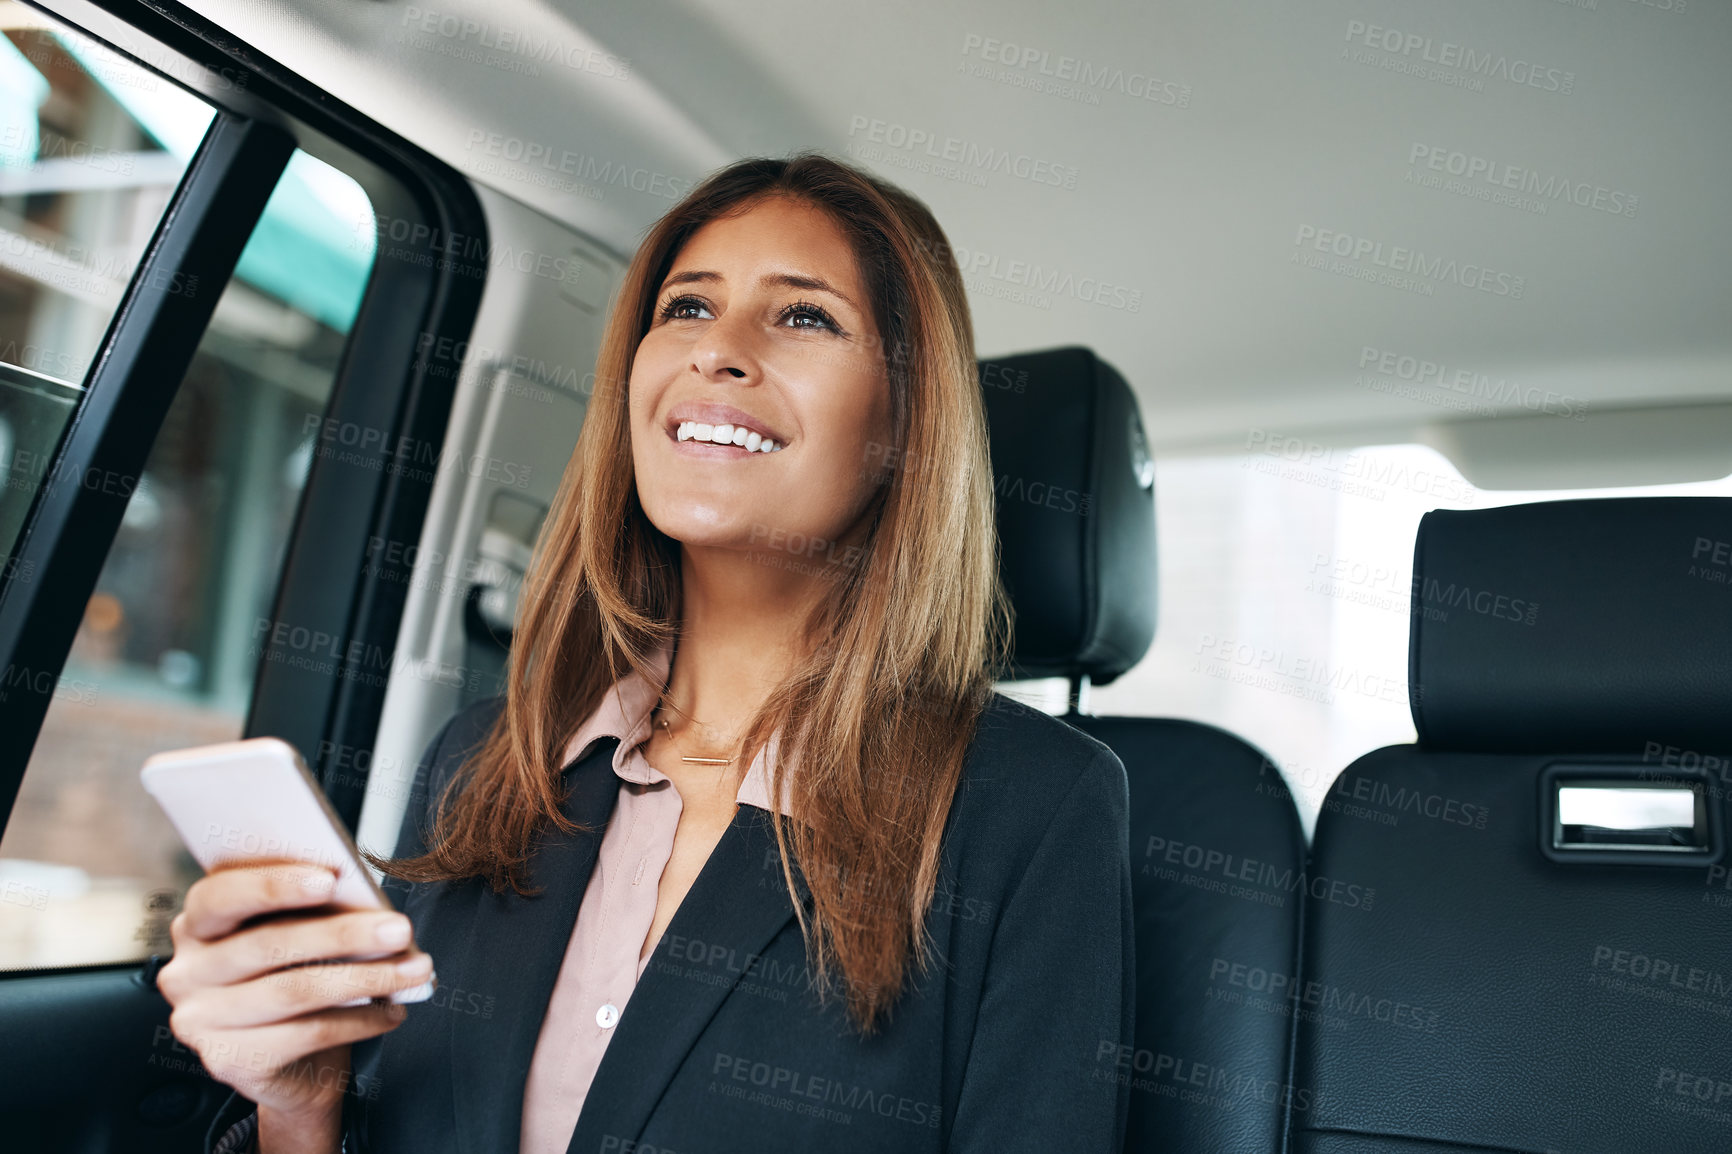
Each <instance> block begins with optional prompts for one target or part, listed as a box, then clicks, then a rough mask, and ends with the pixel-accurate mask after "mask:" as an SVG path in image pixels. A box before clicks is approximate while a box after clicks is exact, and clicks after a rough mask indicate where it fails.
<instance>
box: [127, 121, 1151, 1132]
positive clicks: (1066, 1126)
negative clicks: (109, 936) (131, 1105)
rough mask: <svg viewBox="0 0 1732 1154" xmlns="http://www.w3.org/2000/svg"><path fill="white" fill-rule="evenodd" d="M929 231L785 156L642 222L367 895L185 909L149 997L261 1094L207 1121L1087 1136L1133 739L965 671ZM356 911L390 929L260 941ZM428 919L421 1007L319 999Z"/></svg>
mask: <svg viewBox="0 0 1732 1154" xmlns="http://www.w3.org/2000/svg"><path fill="white" fill-rule="evenodd" d="M950 252H951V249H950V246H949V245H948V243H946V241H945V237H944V234H943V233H942V231H941V230H940V229H939V227H938V224H937V222H936V221H935V220H933V218H932V216H931V214H930V213H929V212H928V211H927V209H926V208H925V206H924V205H922V204H921V203H920V202H919V201H917V200H915V199H914V198H913V197H911V196H909V195H908V194H906V193H904V192H902V191H900V190H898V189H896V188H894V187H892V186H890V185H888V184H886V183H884V182H882V181H879V180H877V179H875V178H873V177H870V176H868V175H866V174H865V173H862V172H860V171H858V170H856V169H854V168H852V167H850V166H848V165H845V164H842V163H840V162H837V161H835V160H831V159H828V158H825V157H822V156H817V155H810V154H808V155H801V156H796V157H794V158H792V159H789V160H748V161H743V162H740V163H738V164H735V165H732V166H730V167H728V168H726V169H724V170H722V171H721V172H718V173H717V174H715V175H714V176H712V177H711V178H709V179H708V180H707V181H705V182H704V183H703V184H702V185H700V186H699V187H697V188H695V189H694V190H693V191H692V192H691V194H690V195H689V196H687V197H686V199H685V200H684V201H682V202H681V203H680V204H679V205H678V206H676V207H675V208H674V209H673V210H672V211H671V212H669V213H668V215H667V216H666V217H664V218H663V219H662V220H661V221H660V222H658V223H657V224H656V225H655V227H654V228H653V229H652V230H651V231H650V234H649V236H648V238H647V240H646V241H645V243H644V244H643V246H642V247H641V248H640V249H639V250H638V253H637V255H636V257H635V258H634V259H633V261H632V264H631V267H630V269H629V270H628V271H627V273H626V275H625V280H624V283H623V285H622V287H621V289H620V294H619V297H618V300H617V302H616V304H615V306H614V310H613V313H612V316H611V318H610V320H609V323H608V328H607V332H606V336H605V338H604V342H603V347H602V351H601V355H600V361H599V364H598V371H597V379H598V380H599V381H601V382H620V383H623V385H624V387H623V388H619V387H606V386H605V385H604V387H600V388H598V390H597V391H596V393H595V395H594V396H593V398H592V399H591V401H590V405H589V411H588V414H587V416H586V418H585V423H584V426H583V430H582V433H581V435H580V437H579V439H578V444H577V449H576V452H575V453H574V455H573V457H572V459H571V463H570V464H569V465H568V467H567V469H566V471H565V475H564V477H563V479H562V481H561V485H560V489H559V492H558V494H557V496H556V498H555V502H554V506H553V508H552V510H551V511H550V513H549V516H548V519H547V523H546V526H545V528H544V529H543V530H542V533H541V538H540V540H539V542H538V544H537V548H536V552H535V558H534V561H533V563H532V565H531V568H530V572H529V575H528V577H527V578H526V582H525V587H524V595H523V608H522V609H521V611H520V620H519V622H518V626H517V631H516V641H515V643H514V648H513V652H512V656H511V663H510V670H509V678H508V683H507V684H508V692H507V693H506V694H505V695H504V696H502V697H497V698H494V699H492V700H490V701H486V702H481V703H478V704H476V705H474V706H472V707H470V708H469V709H467V710H465V711H463V712H461V713H459V714H458V715H457V716H456V717H454V718H453V719H452V720H451V721H449V722H448V723H447V724H446V726H445V728H444V729H443V730H441V732H440V733H439V735H438V736H437V737H435V738H434V740H433V742H432V743H431V745H430V746H429V748H428V750H427V753H426V756H425V757H424V759H423V761H422V765H421V771H420V774H419V775H418V777H417V787H416V794H415V796H414V797H413V798H412V799H411V802H410V808H409V812H408V813H407V814H406V816H405V819H404V826H403V833H402V837H401V840H400V842H399V844H398V847H397V852H398V855H399V856H398V857H397V858H396V859H395V860H394V861H392V862H390V863H385V868H386V869H387V872H388V873H390V874H391V875H392V878H391V880H390V882H389V883H388V888H389V889H390V891H391V892H392V895H393V900H394V901H395V902H396V903H397V906H398V908H399V909H400V910H401V911H402V913H401V914H395V913H385V914H380V913H334V912H331V910H330V909H329V907H321V905H320V903H321V901H322V900H323V897H324V895H325V894H326V893H328V892H329V886H328V881H327V884H325V885H324V889H323V890H321V889H320V888H319V884H320V879H321V878H322V871H317V870H314V869H312V868H310V867H288V866H278V867H274V868H250V869H231V870H223V871H218V872H216V873H214V874H212V875H211V876H209V877H207V878H205V879H202V880H201V881H199V882H198V883H197V884H196V885H194V886H193V887H192V889H191V890H190V891H189V893H188V895H187V901H186V907H185V910H184V911H183V912H182V913H181V914H180V915H179V916H178V917H177V918H176V919H175V922H174V926H173V932H174V940H175V945H176V951H175V956H174V959H173V961H171V962H170V963H169V964H168V965H167V966H166V967H165V968H164V969H163V971H162V973H161V975H160V978H159V986H160V988H161V989H162V991H163V993H164V995H165V996H166V997H167V998H168V999H169V1001H170V1002H172V1003H173V1004H174V1007H175V1008H174V1014H173V1017H172V1019H171V1024H172V1026H173V1029H174V1031H175V1033H176V1035H177V1036H178V1037H179V1038H181V1039H182V1040H183V1041H185V1042H186V1043H187V1044H188V1045H191V1046H194V1047H195V1048H196V1049H197V1050H198V1052H199V1053H200V1055H201V1057H202V1058H203V1059H204V1061H205V1064H206V1066H207V1068H208V1069H209V1070H210V1071H211V1073H212V1075H213V1076H214V1077H216V1078H218V1079H220V1080H222V1081H224V1082H226V1083H228V1084H230V1085H232V1086H234V1087H235V1088H236V1089H237V1090H238V1091H239V1092H240V1094H241V1095H244V1097H239V1096H237V1097H236V1098H235V1099H233V1100H231V1103H230V1107H228V1108H225V1112H224V1116H223V1117H222V1118H220V1119H219V1122H222V1123H226V1122H227V1121H228V1120H229V1119H230V1118H233V1117H236V1116H238V1115H240V1114H242V1113H246V1112H248V1111H250V1110H251V1109H252V1105H253V1104H255V1103H256V1105H257V1111H256V1114H252V1115H249V1116H248V1117H247V1118H246V1119H244V1120H243V1121H241V1122H240V1123H238V1124H237V1125H235V1126H233V1127H232V1128H230V1129H229V1130H228V1132H227V1133H226V1134H225V1135H224V1138H223V1141H224V1142H225V1143H229V1144H231V1145H236V1146H239V1145H240V1144H242V1143H243V1142H248V1141H255V1140H256V1141H257V1142H258V1143H259V1144H260V1148H261V1149H262V1150H264V1151H265V1152H266V1154H289V1152H291V1151H321V1152H330V1151H335V1150H337V1149H338V1148H339V1146H340V1145H344V1146H346V1148H347V1149H349V1150H362V1149H365V1150H369V1151H381V1152H384V1151H414V1152H415V1154H426V1152H430V1151H441V1150H464V1151H500V1152H502V1154H518V1152H521V1154H558V1152H562V1151H565V1150H567V1149H570V1150H574V1151H593V1152H607V1151H613V1152H618V1154H652V1152H655V1151H666V1152H678V1154H701V1152H710V1151H716V1152H720V1151H733V1150H741V1151H745V1150H752V1151H765V1150H788V1151H796V1150H797V1151H807V1150H822V1151H844V1152H845V1151H856V1150H858V1151H878V1150H920V1151H927V1150H930V1151H938V1150H949V1151H980V1152H986V1151H994V1152H998V1151H1007V1150H1027V1151H1031V1152H1035V1151H1038V1152H1039V1154H1053V1152H1055V1151H1076V1152H1078V1154H1083V1152H1087V1154H1109V1152H1116V1151H1117V1149H1118V1146H1119V1144H1120V1142H1121V1139H1122V1134H1123V1127H1124V1117H1125V1109H1126V1098H1125V1096H1124V1090H1123V1088H1122V1087H1121V1086H1120V1084H1119V1080H1118V1079H1117V1077H1116V1074H1117V1067H1116V1064H1115V1063H1116V1058H1117V1054H1118V1048H1119V1045H1120V1042H1121V1039H1126V1040H1128V1038H1129V1036H1130V1027H1131V1009H1132V1005H1131V974H1130V950H1131V944H1130V943H1131V923H1130V877H1129V866H1128V854H1127V848H1126V844H1125V838H1126V833H1125V820H1126V818H1125V805H1126V803H1125V781H1124V770H1123V767H1122V766H1121V765H1120V764H1119V762H1118V760H1117V758H1115V757H1114V756H1113V754H1112V753H1111V752H1110V751H1109V750H1108V749H1107V748H1106V747H1105V746H1103V745H1100V744H1099V743H1097V742H1095V741H1093V740H1092V739H1090V738H1087V737H1085V736H1083V735H1081V734H1079V733H1077V732H1075V731H1073V730H1071V729H1070V728H1069V727H1067V726H1064V725H1063V724H1061V723H1059V722H1058V721H1056V720H1054V719H1051V718H1048V717H1046V716H1044V715H1042V714H1039V713H1036V712H1034V711H1032V710H1027V709H1022V708H1019V707H1017V706H1015V705H1014V704H1013V703H1011V702H1010V701H1008V700H1007V699H1006V698H1004V697H1002V696H999V695H996V694H993V693H992V692H991V685H992V680H993V676H994V673H995V672H996V671H998V670H1000V669H1001V668H1002V664H1003V653H1002V638H1003V636H1004V633H1005V628H1004V625H1005V621H1004V618H1005V611H1004V605H1003V595H1002V592H1001V590H1000V587H999V584H998V580H997V574H996V569H995V555H996V546H995V540H994V535H993V508H992V487H991V469H990V463H989V461H988V457H987V446H986V433H985V423H984V416H983V410H982V403H981V399H980V395H979V387H978V383H977V380H976V376H975V367H974V351H973V336H972V329H971V323H970V320H969V314H968V308H967V302H966V298H965V296H964V292H963V286H962V281H961V276H960V273H959V271H958V269H957V267H956V265H955V263H954V262H953V261H952V260H951V259H950V257H949V255H948V254H949V253H950ZM772 799H775V800H772ZM303 879H305V880H308V881H309V882H310V883H311V884H309V885H302V884H301V882H302V881H303ZM295 911H299V912H298V913H296V912H295ZM285 913H287V914H289V915H290V916H287V917H280V916H279V917H277V918H273V919H270V920H268V921H266V922H264V923H262V924H260V923H256V922H254V921H251V920H250V919H254V918H257V917H258V916H259V915H261V914H279V915H282V914H285ZM404 915H407V916H406V917H405V916H404ZM411 933H412V934H413V937H414V939H415V941H416V943H417V944H416V945H410V944H409V940H410V935H411ZM393 934H394V935H395V936H392V935H393ZM368 949H371V950H372V951H373V952H374V953H377V952H379V951H380V950H381V949H394V950H399V952H398V953H396V954H394V955H392V956H391V957H389V958H386V959H384V960H381V961H376V962H348V963H344V962H329V963H326V964H323V965H311V966H302V967H300V968H295V969H286V970H285V969H283V968H282V967H283V966H284V965H285V963H287V962H291V961H292V962H302V963H304V962H306V961H309V960H318V959H331V958H342V957H346V956H353V955H357V954H360V953H363V952H365V951H367V950H368ZM429 955H431V958H433V959H437V962H438V977H437V981H438V985H439V992H438V994H437V995H436V996H435V998H434V999H433V1002H432V1003H431V1004H424V1005H420V1006H411V1007H408V1008H407V1009H406V1010H405V1007H401V1006H391V1005H388V1004H384V1003H382V1002H375V1003H373V1004H368V1005H362V1006H354V1005H345V1003H352V1002H354V1001H355V1000H356V999H357V997H360V996H367V997H372V998H383V997H385V996H387V995H389V994H390V993H392V992H393V991H396V990H399V989H406V988H408V987H412V986H415V985H417V984H419V983H422V982H424V981H426V980H427V979H428V977H429V975H430V974H431V971H432V967H431V962H430V959H429ZM615 1035H618V1036H617V1037H615ZM218 1129H219V1130H220V1129H221V1127H220V1126H219V1127H218ZM255 1129H256V1134H255Z"/></svg>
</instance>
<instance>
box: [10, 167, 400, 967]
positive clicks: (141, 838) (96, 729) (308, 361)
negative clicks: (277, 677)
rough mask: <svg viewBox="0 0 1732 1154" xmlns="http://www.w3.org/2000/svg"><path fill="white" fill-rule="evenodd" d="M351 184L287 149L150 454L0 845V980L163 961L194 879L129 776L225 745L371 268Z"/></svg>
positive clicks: (232, 735) (362, 198)
mask: <svg viewBox="0 0 1732 1154" xmlns="http://www.w3.org/2000/svg"><path fill="white" fill-rule="evenodd" d="M370 214H371V206H370V204H369V203H368V201H367V197H366V194H365V193H364V192H363V191H362V190H361V188H360V186H359V185H357V184H356V183H355V182H354V181H353V180H351V179H350V178H349V177H347V176H346V175H344V174H343V173H342V172H340V171H338V170H337V169H335V168H332V167H330V166H329V165H326V164H324V163H322V162H320V161H318V160H316V159H314V158H313V157H311V156H309V155H307V154H305V153H302V152H296V153H295V154H294V156H293V157H292V158H291V160H290V162H289V166H288V168H287V169H286V171H285V172H284V175H283V177H282V179H281V180H280V181H279V182H278V184H277V187H276V189H275V191H274V192H273V193H272V195H271V198H270V201H269V202H268V204H267V205H266V208H265V212H264V215H263V216H262V217H261V219H260V221H259V223H258V224H257V226H256V227H255V228H254V230H253V233H252V236H251V238H250V239H249V240H248V242H247V246H246V249H245V250H244V251H243V253H242V255H241V259H240V263H239V265H238V266H237V268H236V272H235V276H234V277H233V278H232V279H231V281H230V282H229V284H228V286H227V287H226V288H225V290H224V291H223V294H222V296H221V298H220V299H219V300H218V302H217V308H216V313H215V315H214V317H213V318H212V320H211V324H210V327H209V329H208V330H207V331H206V332H205V335H204V337H203V339H202V341H201V342H200V344H199V348H198V351H197V353H196V354H195V356H194V358H193V362H192V365H191V367H190V369H189V370H188V372H187V374H186V378H185V380H184V381H182V383H181V386H180V390H179V392H178V393H177V394H176V396H175V399H174V402H173V404H172V406H171V407H170V409H169V412H168V415H167V418H166V419H165V421H164V423H163V427H162V431H161V433H160V434H159V436H158V437H157V440H156V443H155V445H154V446H153V447H152V449H151V453H150V457H149V460H148V462H147V463H146V465H145V468H144V471H143V474H142V475H141V477H140V480H139V483H138V485H137V487H136V488H135V489H134V491H133V493H132V496H131V499H130V501H129V503H128V504H127V507H126V513H125V516H124V518H123V520H122V523H121V526H120V529H119V531H118V532H117V534H116V537H115V540H114V544H113V546H112V548H111V549H110V551H109V555H108V559H107V561H106V562H105V564H104V566H103V569H102V573H101V576H100V577H99V579H98V581H97V584H96V590H95V592H94V594H93V595H92V596H91V598H90V601H89V604H88V605H87V607H86V609H85V613H84V619H83V621H82V623H81V625H80V627H79V630H78V635H77V638H76V639H75V640H74V642H73V646H72V650H71V653H70V655H69V656H68V658H67V661H66V666H65V669H64V670H63V672H62V675H61V678H60V683H59V686H58V688H57V690H56V692H55V695H54V698H53V701H52V702H51V704H50V707H49V710H48V715H47V718H46V720H45V721H44V723H43V727H42V733H41V736H40V737H39V738H38V740H37V743H36V747H35V749H34V750H33V751H32V754H31V760H30V764H29V767H28V769H27V770H26V772H25V776H24V782H23V787H22V789H21V791H20V793H19V796H18V801H17V804H16V806H15V807H14V809H13V811H12V817H11V820H10V822H9V823H8V825H7V828H6V831H5V835H4V838H3V839H0V968H15V967H26V966H28V967H40V966H65V965H85V964H93V963H99V962H119V961H128V960H133V959H138V958H143V957H145V956H147V955H149V954H151V953H167V952H168V950H169V942H168V936H167V927H168V922H169V919H170V918H172V917H173V915H174V912H175V911H176V910H177V909H178V908H179V905H180V900H181V896H182V895H183V894H184V892H185V889H186V887H187V886H188V885H189V884H191V882H192V881H193V880H194V879H195V878H197V877H198V876H199V869H198V867H197V866H196V865H195V864H194V863H193V861H192V858H191V856H190V855H188V854H187V853H186V852H185V851H184V849H182V847H181V845H180V841H179V839H178V838H177V837H176V836H175V833H174V830H173V828H172V827H171V826H170V825H169V824H168V821H167V819H166V818H165V817H164V816H163V815H162V812H161V811H160V810H159V809H158V808H157V805H156V803H155V802H154V801H153V800H152V799H151V798H150V796H149V795H148V794H146V793H145V792H144V790H143V788H142V787H141V786H140V785H139V781H138V770H139V766H140V765H141V764H142V763H143V761H144V759H145V758H146V757H147V756H148V755H150V754H152V753H155V752H158V751H161V750H164V749H173V748H176V747H179V746H186V745H201V744H205V743H208V742H216V741H232V740H235V739H237V738H239V737H240V736H241V730H242V726H243V724H244V721H245V714H246V709H247V705H248V702H249V700H250V697H251V693H252V684H253V675H254V672H255V665H256V662H257V658H256V652H257V650H256V645H255V635H256V627H257V623H258V622H259V621H261V620H263V619H265V618H266V617H267V616H268V614H269V608H270V600H271V598H272V596H273V595H274V592H275V589H276V583H277V576H278V572H279V570H280V567H281V563H282V559H283V553H284V549H285V546H286V544H287V539H288V534H289V530H290V525H291V522H292V520H293V518H294V514H295V510H296V506H297V501H298V498H299V495H300V490H301V487H302V484H303V482H304V481H305V478H306V475H307V471H308V468H309V466H310V464H311V461H312V454H313V449H314V444H315V443H314V439H313V437H314V433H315V432H316V429H317V423H318V421H319V419H320V414H321V413H322V412H323V410H324V408H325V404H326V400H327V398H328V397H329V395H330V392H331V386H332V383H333V381H334V379H335V375H336V369H337V364H338V359H339V357H340V356H341V354H342V351H343V347H344V344H345V342H346V339H347V334H348V332H349V329H350V327H351V326H352V324H353V322H354V318H355V314H356V311H357V310H358V308H359V305H360V300H361V295H362V292H363V290H364V288H365V284H366V280H367V276H368V274H369V272H370V270H371V268H372V263H373V249H372V244H371V238H365V239H364V240H363V241H362V242H360V243H358V242H357V236H356V232H355V230H354V228H353V225H352V222H353V221H354V220H356V219H359V218H362V217H363V216H369V217H370Z"/></svg>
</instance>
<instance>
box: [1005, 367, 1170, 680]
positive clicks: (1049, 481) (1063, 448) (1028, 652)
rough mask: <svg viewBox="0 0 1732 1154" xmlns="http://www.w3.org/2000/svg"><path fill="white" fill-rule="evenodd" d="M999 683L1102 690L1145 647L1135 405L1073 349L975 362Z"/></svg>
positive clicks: (1151, 574) (1144, 458)
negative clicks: (1011, 629)
mask: <svg viewBox="0 0 1732 1154" xmlns="http://www.w3.org/2000/svg"><path fill="white" fill-rule="evenodd" d="M980 384H981V391H982V393H983V394H984V395H985V398H986V418H987V423H988V426H989V429H990V433H991V443H992V473H993V490H994V493H995V494H996V496H997V502H996V503H997V507H998V540H999V548H1000V550H1001V554H1000V565H999V571H1000V573H1001V574H1002V576H1003V578H1004V583H1005V586H1006V589H1007V590H1008V591H1009V594H1010V599H1011V604H1012V605H1013V607H1014V608H1015V612H1016V621H1015V645H1014V656H1013V659H1012V669H1011V676H1013V677H1017V678H1025V677H1058V676H1066V677H1068V676H1070V675H1072V674H1076V673H1083V674H1087V675H1088V677H1089V680H1090V681H1091V682H1092V683H1094V684H1097V685H1104V684H1106V683H1107V682H1109V681H1111V680H1113V679H1114V678H1115V677H1117V676H1118V675H1119V674H1121V673H1123V672H1124V671H1125V670H1127V669H1129V668H1130V667H1131V666H1132V665H1135V664H1136V663H1137V661H1138V660H1139V659H1141V657H1142V656H1143V654H1144V653H1145V652H1147V651H1148V648H1149V642H1150V641H1151V640H1153V638H1154V635H1155V489H1154V463H1153V462H1152V461H1151V460H1150V458H1149V452H1148V443H1147V441H1146V440H1145V439H1144V437H1143V426H1142V421H1141V419H1140V418H1139V417H1138V415H1137V400H1136V396H1135V394H1133V393H1132V392H1131V389H1130V386H1129V385H1127V384H1125V379H1124V378H1123V377H1121V376H1119V374H1118V372H1117V370H1115V369H1114V368H1113V367H1112V366H1111V365H1109V364H1107V363H1106V362H1104V361H1102V360H1101V359H1100V358H1098V357H1096V356H1095V355H1094V353H1092V352H1090V351H1089V350H1088V349H1085V348H1074V347H1073V348H1063V349H1051V350H1048V351H1045V352H1038V353H1021V354H1018V355H1016V356H1011V357H997V358H994V359H992V360H986V361H981V362H980Z"/></svg>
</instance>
